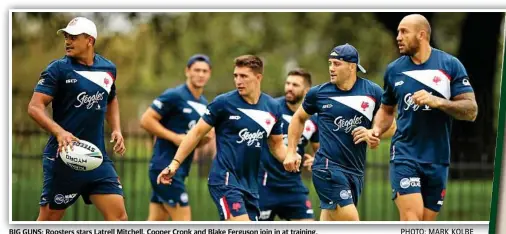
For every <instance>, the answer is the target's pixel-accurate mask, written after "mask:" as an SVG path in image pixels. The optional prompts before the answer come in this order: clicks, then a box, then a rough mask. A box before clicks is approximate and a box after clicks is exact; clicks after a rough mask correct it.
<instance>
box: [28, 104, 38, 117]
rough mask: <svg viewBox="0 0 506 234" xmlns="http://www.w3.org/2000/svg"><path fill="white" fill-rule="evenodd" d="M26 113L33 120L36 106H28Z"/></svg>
mask: <svg viewBox="0 0 506 234" xmlns="http://www.w3.org/2000/svg"><path fill="white" fill-rule="evenodd" d="M27 112H28V115H29V116H30V117H31V118H34V117H35V115H36V113H37V106H36V105H34V104H32V103H30V104H28V109H27Z"/></svg>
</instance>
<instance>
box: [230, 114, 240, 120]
mask: <svg viewBox="0 0 506 234" xmlns="http://www.w3.org/2000/svg"><path fill="white" fill-rule="evenodd" d="M228 119H233V120H240V119H241V116H238V115H231V116H230V117H228Z"/></svg>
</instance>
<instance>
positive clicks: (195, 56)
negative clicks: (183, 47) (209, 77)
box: [186, 54, 211, 67]
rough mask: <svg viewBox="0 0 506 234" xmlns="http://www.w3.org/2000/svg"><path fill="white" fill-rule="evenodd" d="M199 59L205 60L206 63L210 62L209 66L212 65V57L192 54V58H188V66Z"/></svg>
mask: <svg viewBox="0 0 506 234" xmlns="http://www.w3.org/2000/svg"><path fill="white" fill-rule="evenodd" d="M198 61H202V62H205V63H207V64H209V67H211V59H209V57H208V56H207V55H205V54H195V55H192V56H191V57H190V59H188V63H186V67H190V66H191V65H193V64H194V63H195V62H198Z"/></svg>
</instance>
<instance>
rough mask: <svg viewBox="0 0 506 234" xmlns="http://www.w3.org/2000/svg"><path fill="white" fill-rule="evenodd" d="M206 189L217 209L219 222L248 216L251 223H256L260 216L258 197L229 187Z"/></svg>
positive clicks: (215, 186)
mask: <svg viewBox="0 0 506 234" xmlns="http://www.w3.org/2000/svg"><path fill="white" fill-rule="evenodd" d="M208 188H209V193H210V194H211V198H212V199H213V201H214V204H215V205H216V207H217V208H218V213H219V214H220V220H227V219H230V218H231V217H232V216H233V217H237V216H239V215H244V214H248V216H249V219H250V220H251V221H258V216H259V215H260V208H259V205H258V197H255V196H254V195H253V194H251V193H249V192H247V191H244V190H242V189H239V188H237V187H234V186H230V185H208Z"/></svg>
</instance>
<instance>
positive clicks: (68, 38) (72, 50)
mask: <svg viewBox="0 0 506 234" xmlns="http://www.w3.org/2000/svg"><path fill="white" fill-rule="evenodd" d="M64 36H65V55H67V56H69V57H79V56H80V55H81V54H83V53H85V52H87V51H88V50H89V49H90V48H92V47H93V44H92V40H93V38H92V37H90V36H88V35H86V34H79V35H70V34H68V33H66V32H64Z"/></svg>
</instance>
